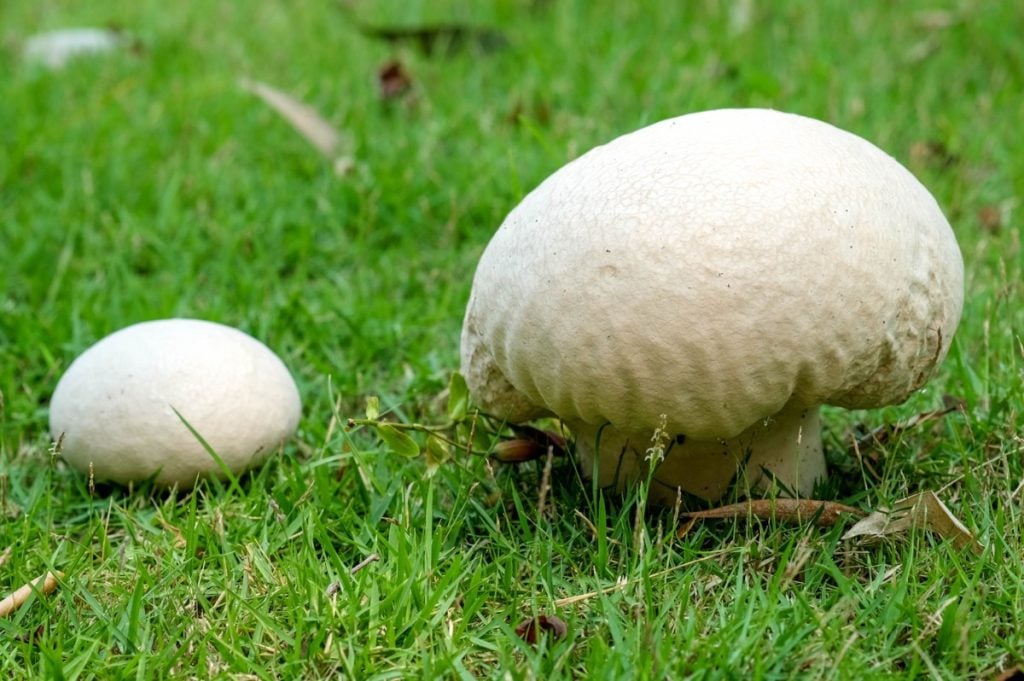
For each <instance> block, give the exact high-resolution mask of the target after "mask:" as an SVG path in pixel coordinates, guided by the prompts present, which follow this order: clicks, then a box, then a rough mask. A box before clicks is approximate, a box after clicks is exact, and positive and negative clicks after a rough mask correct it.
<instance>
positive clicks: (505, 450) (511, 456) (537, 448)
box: [491, 439, 548, 463]
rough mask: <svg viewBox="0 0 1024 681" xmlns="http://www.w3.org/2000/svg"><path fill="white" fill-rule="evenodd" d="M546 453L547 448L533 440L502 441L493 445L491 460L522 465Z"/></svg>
mask: <svg viewBox="0 0 1024 681" xmlns="http://www.w3.org/2000/svg"><path fill="white" fill-rule="evenodd" d="M547 451H548V448H547V447H545V446H544V445H542V444H540V443H538V442H534V441H533V440H522V439H519V440H504V441H502V442H499V443H498V444H496V445H494V453H493V454H492V455H491V458H493V459H494V460H495V461H500V462H501V463H523V462H524V461H536V460H537V459H540V458H541V457H543V456H544V455H545V454H547Z"/></svg>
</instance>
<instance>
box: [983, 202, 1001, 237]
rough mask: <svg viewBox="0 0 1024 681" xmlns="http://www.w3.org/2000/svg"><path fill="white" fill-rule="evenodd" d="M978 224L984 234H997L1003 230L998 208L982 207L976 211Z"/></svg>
mask: <svg viewBox="0 0 1024 681" xmlns="http://www.w3.org/2000/svg"><path fill="white" fill-rule="evenodd" d="M978 224H979V225H981V228H982V229H983V230H985V231H986V232H991V233H993V234H995V233H997V232H999V230H1001V229H1002V228H1003V211H1001V210H999V206H982V207H981V208H979V209H978Z"/></svg>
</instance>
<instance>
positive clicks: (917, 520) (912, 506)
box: [843, 492, 984, 554]
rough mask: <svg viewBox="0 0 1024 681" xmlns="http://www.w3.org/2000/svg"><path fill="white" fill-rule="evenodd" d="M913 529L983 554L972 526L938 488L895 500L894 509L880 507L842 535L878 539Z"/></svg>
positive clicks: (905, 532)
mask: <svg viewBox="0 0 1024 681" xmlns="http://www.w3.org/2000/svg"><path fill="white" fill-rule="evenodd" d="M914 529H924V530H928V531H930V532H934V533H935V534H937V535H939V536H940V537H942V538H944V539H948V540H949V541H951V542H953V545H954V546H956V547H957V548H958V549H964V548H967V549H970V550H971V551H973V552H974V553H976V554H980V553H981V552H982V551H983V550H984V547H983V546H982V545H981V543H980V542H979V541H978V540H977V539H975V538H974V535H973V534H971V532H970V530H968V529H967V527H966V526H965V525H964V524H963V523H962V522H960V521H959V520H958V519H957V518H956V516H954V515H953V513H952V512H950V510H949V509H948V508H947V507H946V505H945V504H944V503H942V500H941V499H939V497H938V496H936V494H935V492H921V493H920V494H915V495H913V496H910V497H907V498H906V499H903V500H901V501H897V502H896V503H895V504H893V506H892V508H891V509H879V510H877V511H875V512H874V513H872V514H871V515H869V516H867V517H866V518H864V519H863V520H861V521H859V522H857V523H856V524H855V525H854V526H853V527H851V528H850V529H849V530H847V532H846V534H844V535H843V539H859V540H864V541H879V540H881V539H884V538H886V537H892V536H898V535H904V534H907V533H908V532H910V531H911V530H914Z"/></svg>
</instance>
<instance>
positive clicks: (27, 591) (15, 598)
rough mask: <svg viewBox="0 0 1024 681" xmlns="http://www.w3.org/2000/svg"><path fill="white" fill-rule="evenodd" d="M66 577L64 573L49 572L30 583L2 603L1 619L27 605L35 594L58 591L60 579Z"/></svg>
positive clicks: (0, 604) (0, 602)
mask: <svg viewBox="0 0 1024 681" xmlns="http://www.w3.org/2000/svg"><path fill="white" fill-rule="evenodd" d="M63 576H64V573H63V572H47V573H46V574H45V575H44V576H42V577H39V578H38V579H36V581H35V582H29V583H28V584H26V585H25V586H23V587H21V588H20V589H18V590H17V591H15V592H14V593H12V594H11V595H10V596H8V597H7V598H5V599H3V600H2V601H0V617H7V616H8V615H10V614H11V613H12V612H14V611H15V610H17V609H18V608H20V607H21V606H23V605H25V601H27V600H28V599H29V597H30V596H31V595H32V594H33V593H35V592H39V593H40V594H42V595H45V594H49V593H53V592H54V591H56V589H57V584H58V581H57V580H59V579H61V578H62V577H63Z"/></svg>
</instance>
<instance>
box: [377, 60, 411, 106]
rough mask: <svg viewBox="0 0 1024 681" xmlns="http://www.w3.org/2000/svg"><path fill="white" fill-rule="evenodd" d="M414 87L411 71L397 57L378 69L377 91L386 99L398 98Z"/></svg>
mask: <svg viewBox="0 0 1024 681" xmlns="http://www.w3.org/2000/svg"><path fill="white" fill-rule="evenodd" d="M411 89H412V78H411V77H410V76H409V72H408V71H407V70H406V69H405V66H403V65H402V62H400V61H398V60H397V59H391V60H389V61H386V62H384V64H383V65H382V66H381V67H380V68H379V69H377V91H378V92H379V93H380V98H381V99H383V100H384V101H386V102H387V101H391V100H394V99H398V98H400V97H402V96H403V95H405V94H406V93H407V92H409V91H410V90H411Z"/></svg>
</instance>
